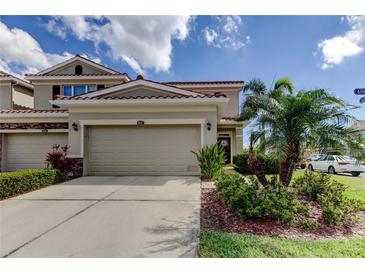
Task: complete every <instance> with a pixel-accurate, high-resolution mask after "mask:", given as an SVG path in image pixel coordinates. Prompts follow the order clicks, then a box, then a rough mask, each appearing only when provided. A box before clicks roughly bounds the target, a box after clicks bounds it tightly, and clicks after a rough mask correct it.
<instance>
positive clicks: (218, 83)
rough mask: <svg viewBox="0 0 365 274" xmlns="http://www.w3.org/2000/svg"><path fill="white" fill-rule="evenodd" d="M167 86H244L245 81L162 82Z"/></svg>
mask: <svg viewBox="0 0 365 274" xmlns="http://www.w3.org/2000/svg"><path fill="white" fill-rule="evenodd" d="M161 84H166V85H230V84H242V85H243V84H244V81H190V82H162V83H161Z"/></svg>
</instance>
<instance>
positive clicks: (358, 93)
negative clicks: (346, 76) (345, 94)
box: [354, 88, 365, 95]
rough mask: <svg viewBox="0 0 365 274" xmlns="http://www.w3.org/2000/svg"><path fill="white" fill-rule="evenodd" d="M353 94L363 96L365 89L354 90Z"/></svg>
mask: <svg viewBox="0 0 365 274" xmlns="http://www.w3.org/2000/svg"><path fill="white" fill-rule="evenodd" d="M354 93H355V94H357V95H361V94H365V88H356V89H355V90H354Z"/></svg>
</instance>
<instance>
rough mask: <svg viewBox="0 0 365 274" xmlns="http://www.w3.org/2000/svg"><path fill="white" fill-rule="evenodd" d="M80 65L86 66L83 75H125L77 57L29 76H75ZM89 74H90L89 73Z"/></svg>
mask: <svg viewBox="0 0 365 274" xmlns="http://www.w3.org/2000/svg"><path fill="white" fill-rule="evenodd" d="M77 64H80V65H82V66H85V69H86V71H85V72H86V73H85V72H84V73H83V74H86V75H87V74H99V75H125V74H124V73H120V72H118V71H116V70H113V69H110V68H108V67H106V66H104V65H101V64H98V63H96V62H94V61H92V60H90V59H87V58H85V57H82V56H80V55H76V56H74V57H72V58H70V59H68V60H66V61H64V62H61V63H59V64H57V65H54V66H52V67H50V68H48V69H45V70H42V71H40V72H38V73H36V74H28V75H38V76H42V75H70V74H74V67H75V66H76V65H77ZM87 72H88V73H87Z"/></svg>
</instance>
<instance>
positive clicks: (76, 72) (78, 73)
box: [75, 65, 82, 75]
mask: <svg viewBox="0 0 365 274" xmlns="http://www.w3.org/2000/svg"><path fill="white" fill-rule="evenodd" d="M75 74H76V75H81V74H82V66H80V65H77V66H76V67H75Z"/></svg>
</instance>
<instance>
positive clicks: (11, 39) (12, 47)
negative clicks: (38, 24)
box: [0, 22, 71, 73]
mask: <svg viewBox="0 0 365 274" xmlns="http://www.w3.org/2000/svg"><path fill="white" fill-rule="evenodd" d="M0 33H1V38H0V48H1V51H0V66H1V67H3V68H4V69H6V70H7V71H9V70H10V67H12V66H17V67H20V68H21V69H20V71H19V72H20V73H33V72H37V71H39V70H42V69H45V68H47V67H50V66H52V65H54V64H56V63H59V62H62V61H64V60H65V59H67V58H70V57H71V54H70V53H68V52H65V53H63V54H62V55H59V54H52V53H47V52H44V51H43V49H42V48H41V46H40V45H39V43H38V42H37V41H36V40H35V39H34V38H33V37H32V36H31V35H30V34H29V33H27V32H25V31H23V30H21V29H18V28H13V29H10V28H8V27H7V26H6V25H5V24H4V23H2V22H0Z"/></svg>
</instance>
